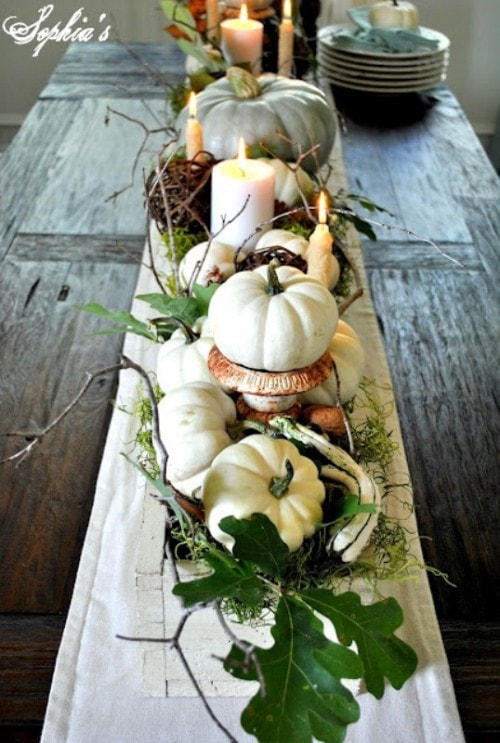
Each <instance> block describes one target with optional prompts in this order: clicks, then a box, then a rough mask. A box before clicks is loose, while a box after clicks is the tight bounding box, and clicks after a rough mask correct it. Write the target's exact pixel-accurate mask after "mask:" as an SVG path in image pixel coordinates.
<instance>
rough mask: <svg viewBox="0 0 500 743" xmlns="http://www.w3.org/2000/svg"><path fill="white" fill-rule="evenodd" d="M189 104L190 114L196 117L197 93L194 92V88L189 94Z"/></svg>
mask: <svg viewBox="0 0 500 743" xmlns="http://www.w3.org/2000/svg"><path fill="white" fill-rule="evenodd" d="M188 106H189V115H190V116H192V117H193V119H194V118H196V112H197V106H196V93H195V92H194V90H192V91H191V93H190V95H189V101H188Z"/></svg>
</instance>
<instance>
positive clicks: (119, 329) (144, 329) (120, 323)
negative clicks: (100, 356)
mask: <svg viewBox="0 0 500 743" xmlns="http://www.w3.org/2000/svg"><path fill="white" fill-rule="evenodd" d="M74 309H75V310H80V311H81V312H88V313H89V314H91V315H97V316H98V317H103V318H104V319H105V320H108V321H109V322H112V323H114V324H115V325H116V327H115V328H110V329H109V330H104V331H102V332H98V333H95V335H111V334H113V333H135V334H136V335H140V336H142V337H143V338H148V339H149V340H151V341H156V334H155V333H154V332H153V331H151V330H150V329H149V327H148V325H147V324H146V323H144V322H141V321H140V320H137V318H135V317H134V316H133V315H131V314H130V312H125V311H124V310H115V311H112V310H108V309H106V307H103V306H102V304H98V303H97V302H88V303H87V304H82V305H75V306H74Z"/></svg>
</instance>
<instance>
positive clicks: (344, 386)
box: [300, 320, 365, 405]
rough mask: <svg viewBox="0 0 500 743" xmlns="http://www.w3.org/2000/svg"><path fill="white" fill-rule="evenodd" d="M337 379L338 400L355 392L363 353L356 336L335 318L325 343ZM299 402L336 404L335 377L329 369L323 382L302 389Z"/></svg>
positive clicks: (347, 397) (346, 325)
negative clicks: (304, 390) (333, 329)
mask: <svg viewBox="0 0 500 743" xmlns="http://www.w3.org/2000/svg"><path fill="white" fill-rule="evenodd" d="M328 350H329V351H330V354H331V356H332V358H333V361H334V362H335V367H336V370H337V374H338V376H339V380H340V401H341V402H347V400H350V399H351V398H352V397H354V395H355V394H356V390H357V389H358V386H359V383H360V381H361V378H362V376H363V370H364V364H365V353H364V350H363V346H362V345H361V341H360V340H359V336H358V334H357V333H356V331H355V330H354V328H352V327H351V326H350V325H348V324H347V323H346V322H345V321H344V320H339V322H338V325H337V329H336V331H335V335H334V336H333V338H332V340H331V343H330V345H329V347H328ZM300 399H301V402H303V403H304V404H306V405H336V404H337V377H336V375H335V371H332V373H331V374H330V376H329V377H328V379H327V380H326V382H323V384H321V385H320V386H319V387H315V388H314V389H312V390H309V391H308V392H304V393H303V394H302V395H301V397H300Z"/></svg>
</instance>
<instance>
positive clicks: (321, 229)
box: [307, 191, 333, 285]
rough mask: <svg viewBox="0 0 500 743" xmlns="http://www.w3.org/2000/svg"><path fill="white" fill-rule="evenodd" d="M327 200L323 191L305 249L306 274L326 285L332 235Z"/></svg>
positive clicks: (330, 257) (329, 267)
mask: <svg viewBox="0 0 500 743" xmlns="http://www.w3.org/2000/svg"><path fill="white" fill-rule="evenodd" d="M327 218H328V200H327V198H326V194H325V193H324V191H321V193H320V195H319V199H318V222H319V224H317V225H316V227H315V229H314V232H313V233H312V235H311V237H310V238H309V248H308V249H307V275H308V276H312V277H313V278H315V279H319V281H321V283H322V284H325V285H327V283H328V282H327V277H328V276H329V275H330V273H331V260H332V245H333V237H332V235H331V234H330V229H329V227H328V224H327Z"/></svg>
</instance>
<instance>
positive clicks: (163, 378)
mask: <svg viewBox="0 0 500 743" xmlns="http://www.w3.org/2000/svg"><path fill="white" fill-rule="evenodd" d="M192 330H193V332H194V333H195V334H196V335H199V338H198V339H197V340H190V339H189V338H188V336H187V334H186V332H185V331H184V330H182V329H179V330H175V331H174V332H173V333H172V335H171V336H170V338H169V340H168V341H165V343H163V344H162V345H161V346H160V349H159V351H158V360H157V367H156V377H157V380H158V384H159V385H160V388H161V390H162V391H163V392H169V391H170V390H173V389H175V388H176V387H180V386H181V385H183V384H186V382H210V383H211V384H215V385H217V386H218V387H220V386H221V385H220V383H219V382H218V381H217V380H216V379H215V377H214V376H212V374H211V373H210V371H209V369H208V366H207V358H208V354H209V353H210V349H211V348H212V346H213V345H214V337H213V333H212V327H211V325H210V322H209V320H208V318H207V317H200V318H198V320H196V321H195V322H194V323H193V327H192ZM224 389H227V388H224Z"/></svg>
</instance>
